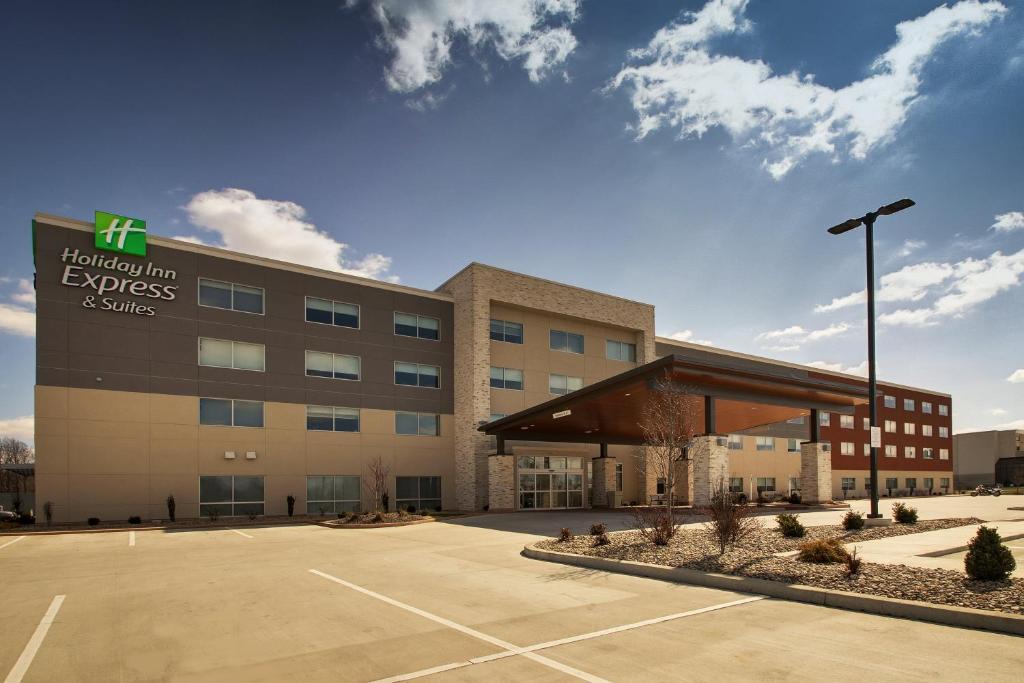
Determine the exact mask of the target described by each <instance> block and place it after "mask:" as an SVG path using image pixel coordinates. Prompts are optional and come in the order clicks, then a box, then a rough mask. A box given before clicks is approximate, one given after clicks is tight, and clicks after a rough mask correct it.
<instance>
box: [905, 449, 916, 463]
mask: <svg viewBox="0 0 1024 683" xmlns="http://www.w3.org/2000/svg"><path fill="white" fill-rule="evenodd" d="M903 457H904V458H907V459H910V460H912V459H914V458H916V457H917V449H916V448H914V447H913V446H904V447H903Z"/></svg>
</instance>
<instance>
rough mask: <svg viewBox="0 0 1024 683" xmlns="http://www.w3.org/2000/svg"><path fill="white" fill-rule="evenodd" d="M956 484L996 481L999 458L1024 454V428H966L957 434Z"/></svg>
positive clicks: (970, 485)
mask: <svg viewBox="0 0 1024 683" xmlns="http://www.w3.org/2000/svg"><path fill="white" fill-rule="evenodd" d="M954 451H955V452H956V458H955V460H954V465H955V467H954V469H955V472H956V486H957V488H960V489H967V488H974V487H975V486H977V485H978V484H987V485H991V484H996V483H1002V482H997V481H996V461H997V460H999V459H1000V458H1013V457H1018V456H1022V455H1024V430H1021V429H1005V430H989V431H985V432H967V433H966V434H957V435H956V436H955V437H954Z"/></svg>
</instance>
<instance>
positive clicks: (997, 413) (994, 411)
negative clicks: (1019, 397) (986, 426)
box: [988, 408, 1006, 417]
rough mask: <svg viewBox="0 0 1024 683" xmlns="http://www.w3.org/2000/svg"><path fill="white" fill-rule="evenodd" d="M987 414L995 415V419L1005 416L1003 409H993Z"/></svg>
mask: <svg viewBox="0 0 1024 683" xmlns="http://www.w3.org/2000/svg"><path fill="white" fill-rule="evenodd" d="M988 412H989V413H990V414H992V415H995V416H996V417H1002V416H1003V415H1006V410H1005V409H1004V408H993V409H992V410H990V411H988Z"/></svg>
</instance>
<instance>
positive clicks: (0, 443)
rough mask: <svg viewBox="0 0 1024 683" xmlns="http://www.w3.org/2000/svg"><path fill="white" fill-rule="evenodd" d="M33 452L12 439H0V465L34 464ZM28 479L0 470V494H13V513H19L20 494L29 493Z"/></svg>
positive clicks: (15, 473) (23, 444) (23, 443)
mask: <svg viewBox="0 0 1024 683" xmlns="http://www.w3.org/2000/svg"><path fill="white" fill-rule="evenodd" d="M35 459H36V455H35V452H34V451H33V450H32V449H31V448H29V446H28V444H27V443H25V442H24V441H21V440H20V439H15V438H14V437H10V436H4V437H0V465H27V464H30V463H33V462H35ZM28 485H29V478H28V477H26V476H25V475H24V474H22V473H20V472H12V471H9V470H4V469H0V492H6V493H13V494H14V511H15V512H21V494H23V493H28V492H29V490H28V489H29V486H28Z"/></svg>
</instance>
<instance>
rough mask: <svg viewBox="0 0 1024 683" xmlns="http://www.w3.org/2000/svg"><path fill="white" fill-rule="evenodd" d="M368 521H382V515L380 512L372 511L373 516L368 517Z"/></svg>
mask: <svg viewBox="0 0 1024 683" xmlns="http://www.w3.org/2000/svg"><path fill="white" fill-rule="evenodd" d="M370 521H371V522H373V523H374V524H376V523H377V522H383V521H384V515H382V514H380V513H379V512H375V513H373V517H371V518H370Z"/></svg>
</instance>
